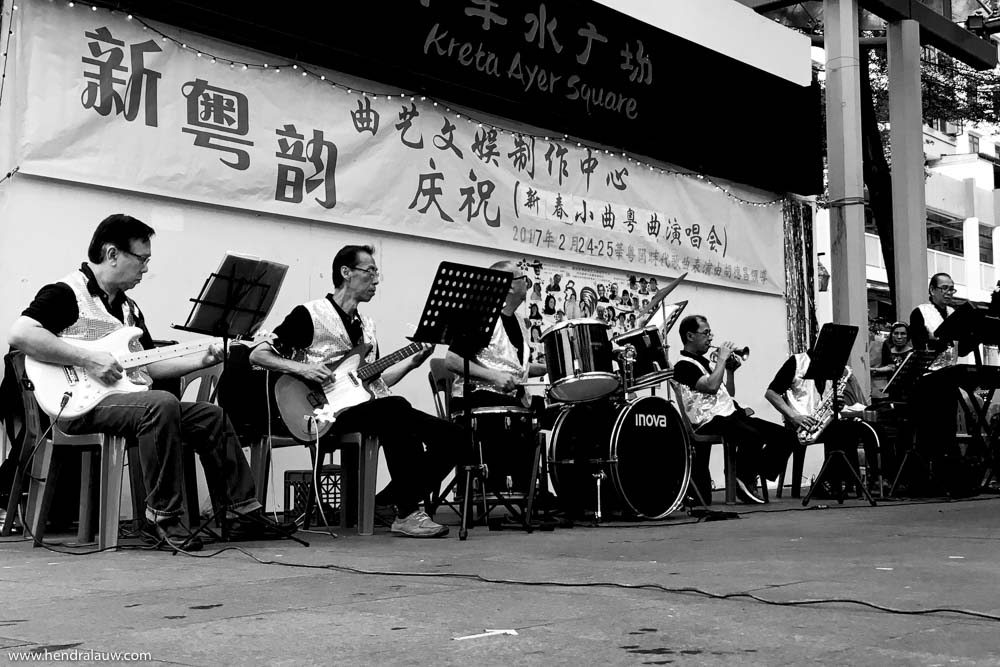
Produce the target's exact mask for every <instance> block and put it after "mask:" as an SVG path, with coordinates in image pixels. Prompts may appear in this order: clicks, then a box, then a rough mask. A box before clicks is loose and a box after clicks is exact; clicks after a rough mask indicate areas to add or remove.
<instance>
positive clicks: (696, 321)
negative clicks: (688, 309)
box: [677, 315, 708, 343]
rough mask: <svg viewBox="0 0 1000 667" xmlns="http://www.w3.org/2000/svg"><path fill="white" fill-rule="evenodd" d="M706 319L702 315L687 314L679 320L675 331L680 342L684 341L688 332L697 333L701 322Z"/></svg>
mask: <svg viewBox="0 0 1000 667" xmlns="http://www.w3.org/2000/svg"><path fill="white" fill-rule="evenodd" d="M707 321H708V320H706V319H705V318H704V317H703V316H702V315H688V316H687V317H685V318H684V319H683V320H681V324H680V326H679V327H677V333H679V334H680V336H681V343H686V342H687V339H688V337H687V335H688V334H689V333H697V332H698V327H700V326H701V323H702V322H707Z"/></svg>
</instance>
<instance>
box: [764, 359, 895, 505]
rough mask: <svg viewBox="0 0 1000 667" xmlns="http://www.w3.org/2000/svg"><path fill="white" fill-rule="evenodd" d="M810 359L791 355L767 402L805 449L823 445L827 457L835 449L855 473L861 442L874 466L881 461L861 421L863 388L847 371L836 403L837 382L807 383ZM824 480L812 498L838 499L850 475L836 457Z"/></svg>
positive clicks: (771, 389) (769, 387)
mask: <svg viewBox="0 0 1000 667" xmlns="http://www.w3.org/2000/svg"><path fill="white" fill-rule="evenodd" d="M811 357H812V350H810V351H808V352H800V353H798V354H793V355H792V356H790V357H789V358H788V359H787V360H786V361H785V363H784V364H782V366H781V368H780V369H778V372H777V373H776V374H775V376H774V379H773V380H771V384H770V385H768V388H767V391H766V392H764V398H766V399H767V401H768V403H770V404H771V405H773V406H774V409H775V410H777V411H778V412H780V413H781V415H782V416H783V417H784V419H785V423H786V424H787V425H788V426H789V427H790V428H793V429H794V430H795V431H796V433H797V435H798V439H799V441H800V443H801V444H803V445H806V444H810V443H812V442H822V443H823V448H824V452H823V454H824V457H826V456H829V455H830V453H831V452H832V451H834V450H838V449H839V450H843V452H844V454H845V455H846V456H847V459H848V460H849V461H850V462H851V465H853V466H854V468H855V470H857V468H858V467H859V463H858V443H859V442H860V443H862V444H864V447H865V458H866V460H867V462H868V464H869V465H870V466H874V465H875V462H876V461H878V456H877V454H878V452H877V451H876V450H875V447H876V444H875V442H873V441H871V438H869V437H867V436H868V434H869V433H870V431H868V430H867V429H865V428H864V427H863V426H862V425H861V424H860V423H859V422H858V421H857V418H859V417H860V416H861V413H862V412H863V411H864V409H865V403H866V401H865V397H864V395H863V393H862V391H861V385H859V384H858V381H857V379H856V378H855V377H854V376H853V375H852V374H851V370H850V368H848V367H845V368H844V376H842V377H841V379H840V380H839V381H838V383H837V385H838V386H837V387H836V389H837V391H836V394H837V399H836V400H835V399H834V384H835V383H833V382H830V383H826V382H820V383H819V384H817V382H816V381H815V380H811V379H806V378H805V374H806V370H807V369H808V368H809V362H810V360H811ZM835 403H839V404H837V405H835ZM835 409H839V410H840V416H841V420H840V421H834V420H833V414H834V410H835ZM875 474H877V471H875V472H874V473H873V477H874V476H875ZM824 477H825V479H824V488H821V489H819V490H818V491H817V492H815V493H813V496H814V497H817V498H839V497H840V495H841V488H842V486H843V485H844V484H845V483H847V481H848V480H849V479H851V477H852V475H851V473H850V471H848V470H845V469H844V468H843V462H842V461H841V460H840V459H839V458H836V459H834V460H833V462H832V464H831V465H830V467H829V468H827V472H826V474H825V475H824ZM827 486H828V487H829V488H827Z"/></svg>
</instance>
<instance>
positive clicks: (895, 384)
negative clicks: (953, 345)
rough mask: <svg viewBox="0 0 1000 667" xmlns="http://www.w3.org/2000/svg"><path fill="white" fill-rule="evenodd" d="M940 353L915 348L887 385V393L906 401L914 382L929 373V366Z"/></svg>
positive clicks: (904, 359)
mask: <svg viewBox="0 0 1000 667" xmlns="http://www.w3.org/2000/svg"><path fill="white" fill-rule="evenodd" d="M938 354H940V353H939V352H935V351H933V350H913V351H912V352H910V353H909V354H907V355H906V357H904V358H903V363H901V364H900V365H899V368H897V369H896V372H894V373H893V374H892V377H891V378H889V382H888V383H887V384H886V385H885V389H884V390H883V391H884V392H885V394H886V395H887V396H889V397H890V398H894V399H896V400H898V401H905V400H906V399H907V398H908V397H909V395H910V390H911V389H913V385H914V383H916V381H917V380H918V379H920V378H921V377H922V376H923V375H924V374H925V373H927V368H928V367H929V366H930V365H931V364H932V363H934V360H935V359H937V357H938Z"/></svg>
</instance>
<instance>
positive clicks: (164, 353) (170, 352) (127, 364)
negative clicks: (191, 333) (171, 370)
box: [118, 338, 218, 370]
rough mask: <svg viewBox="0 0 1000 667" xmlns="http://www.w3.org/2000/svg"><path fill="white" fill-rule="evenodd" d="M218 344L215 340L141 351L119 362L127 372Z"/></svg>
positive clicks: (122, 357)
mask: <svg viewBox="0 0 1000 667" xmlns="http://www.w3.org/2000/svg"><path fill="white" fill-rule="evenodd" d="M216 342H218V341H217V340H215V339H214V338H213V339H211V340H203V341H197V342H192V343H180V344H178V345H169V346H167V347H157V348H154V349H152V350H141V351H139V352H129V353H128V354H125V355H122V356H121V357H120V358H119V359H118V362H119V363H120V364H121V365H122V367H123V368H125V369H126V370H128V369H130V368H137V367H139V366H145V365H147V364H152V363H155V362H157V361H163V360H165V359H174V358H176V357H183V356H184V355H186V354H192V353H194V352H201V351H202V350H207V349H208V348H209V347H210V346H212V345H213V344H215V343H216Z"/></svg>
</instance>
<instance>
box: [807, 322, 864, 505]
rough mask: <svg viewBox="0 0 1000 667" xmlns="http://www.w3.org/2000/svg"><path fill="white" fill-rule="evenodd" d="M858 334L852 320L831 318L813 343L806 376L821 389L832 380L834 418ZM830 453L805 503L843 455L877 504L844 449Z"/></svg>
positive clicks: (842, 458)
mask: <svg viewBox="0 0 1000 667" xmlns="http://www.w3.org/2000/svg"><path fill="white" fill-rule="evenodd" d="M857 337H858V327H856V326H854V325H851V324H836V323H833V322H828V323H826V324H824V325H823V328H822V329H820V331H819V338H818V339H817V340H816V345H815V346H814V347H813V351H812V354H811V355H810V358H809V368H807V369H806V373H805V375H804V376H803V378H804V379H806V380H812V381H813V382H815V383H816V385H817V389H818V388H819V386H820V383H821V382H829V383H831V387H830V391H832V392H833V397H832V400H833V418H834V420H839V419H840V409H839V407H840V406H839V401H840V396H839V393H840V391H839V387H838V385H839V384H840V380H841V378H843V376H844V368H845V367H846V366H847V362H848V360H849V359H850V358H851V350H852V348H853V347H854V340H855V339H856V338H857ZM827 451H828V454H827V456H826V460H824V461H823V467H822V468H820V471H819V474H818V475H817V476H816V481H815V482H814V483H813V485H812V487H811V488H810V489H809V493H808V494H806V497H805V498H803V499H802V504H803V506H804V505H808V504H809V500H810V499H811V498H812V495H813V492H815V490H816V489H818V488H819V486H820V484H821V483H822V480H823V476H824V475H825V474H826V471H827V470H828V469H829V467H830V464H831V463H833V460H834V459H835V458H840V459H841V460H842V461H843V463H844V465H845V466H846V467H847V469H848V470H850V471H851V474H852V475H853V476H854V481H855V482H856V483H857V486H858V487H860V488H861V490H862V492H863V493H864V495H865V497H866V498H867V499H868V502H869V503H870V504H871V505H872V506H873V507H874V506H875V499H874V498H872V495H871V493H869V492H868V488H867V487H866V486H865V485H864V484H863V483H862V481H861V478H860V477H858V473H857V471H856V470H855V469H854V466H852V465H851V463H850V461H849V460H848V458H847V456H846V455H845V454H844V452H843V450H841V449H829V448H828V450H827ZM838 500H839V502H840V503H841V504H842V503H843V502H844V494H843V491H841V494H840V497H839V499H838Z"/></svg>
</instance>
